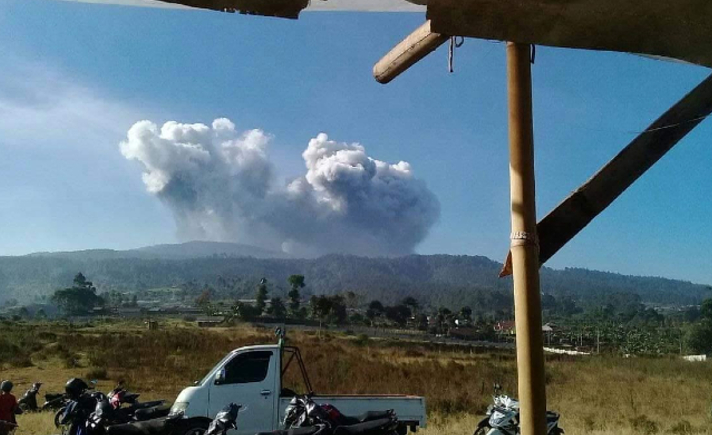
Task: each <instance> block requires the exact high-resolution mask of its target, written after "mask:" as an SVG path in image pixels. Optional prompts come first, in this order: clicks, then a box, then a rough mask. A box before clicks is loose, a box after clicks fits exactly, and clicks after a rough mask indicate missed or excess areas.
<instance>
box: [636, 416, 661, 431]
mask: <svg viewBox="0 0 712 435" xmlns="http://www.w3.org/2000/svg"><path fill="white" fill-rule="evenodd" d="M630 426H631V427H632V428H633V430H634V431H636V432H638V433H642V434H645V435H653V434H656V433H658V432H659V431H660V427H659V426H658V424H657V423H656V422H654V421H653V420H651V419H649V418H648V416H646V415H639V416H637V417H634V418H631V419H630Z"/></svg>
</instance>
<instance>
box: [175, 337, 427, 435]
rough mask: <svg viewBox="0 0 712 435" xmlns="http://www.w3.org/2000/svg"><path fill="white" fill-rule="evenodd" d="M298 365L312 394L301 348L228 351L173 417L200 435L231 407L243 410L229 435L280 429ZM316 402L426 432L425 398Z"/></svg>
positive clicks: (339, 397) (332, 398)
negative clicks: (285, 380)
mask: <svg viewBox="0 0 712 435" xmlns="http://www.w3.org/2000/svg"><path fill="white" fill-rule="evenodd" d="M295 360H296V361H297V363H298V366H299V370H300V371H301V375H302V378H303V380H304V385H305V386H306V388H307V392H309V393H313V391H312V388H311V383H310V381H309V376H308V375H307V371H306V368H305V366H304V362H303V360H302V357H301V353H300V352H299V349H298V348H296V347H292V346H284V345H282V341H281V340H280V344H276V345H261V346H247V347H241V348H239V349H236V350H234V351H232V352H230V353H229V354H228V355H227V356H226V357H225V358H223V360H222V361H220V363H218V365H216V366H215V367H214V368H213V369H212V370H210V372H209V373H208V374H207V376H205V378H203V380H202V381H200V382H197V383H196V385H195V386H193V387H188V388H186V389H184V390H183V391H182V392H181V393H180V394H179V395H178V398H177V399H176V401H175V403H174V404H173V407H172V408H171V414H174V415H177V414H179V413H182V414H183V416H184V417H185V418H187V419H189V420H190V421H192V422H194V423H191V424H190V425H189V426H190V427H191V429H192V430H187V431H186V432H185V433H186V434H193V435H195V434H198V433H200V432H202V431H203V430H204V429H205V428H207V423H208V422H209V421H210V420H209V419H211V418H213V417H215V415H216V414H217V413H218V411H220V410H221V409H222V408H223V407H225V406H226V405H227V404H229V403H231V402H234V403H237V404H240V405H242V406H243V408H242V410H241V411H240V416H239V418H238V422H237V423H238V429H237V431H236V432H233V433H232V434H231V435H254V434H256V433H258V432H268V431H272V430H277V429H283V428H282V421H283V419H284V412H285V409H286V408H287V405H288V404H289V401H290V400H291V399H292V397H293V396H294V392H292V391H290V390H286V389H283V387H282V376H283V375H284V373H285V372H286V371H287V369H288V368H289V367H290V365H291V364H292V362H294V361H295ZM313 399H314V401H315V402H317V403H320V404H321V403H329V404H331V405H333V406H335V407H336V408H338V409H339V410H340V411H341V412H342V413H344V414H346V415H354V416H356V415H360V414H362V413H364V412H367V411H385V410H388V409H393V410H395V412H396V415H397V417H398V420H399V421H401V422H403V423H404V424H405V425H406V426H407V427H409V428H410V429H411V431H415V430H416V429H417V428H418V427H425V417H426V416H425V399H424V398H423V397H418V396H407V395H378V396H362V395H328V396H319V395H314V396H313Z"/></svg>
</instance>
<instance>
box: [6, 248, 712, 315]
mask: <svg viewBox="0 0 712 435" xmlns="http://www.w3.org/2000/svg"><path fill="white" fill-rule="evenodd" d="M272 254H273V253H272V252H271V251H267V250H259V249H258V248H253V247H249V246H246V245H238V244H222V243H218V242H189V243H186V244H175V245H156V246H148V247H144V248H138V249H133V250H126V251H115V250H101V249H99V250H85V251H75V252H61V253H35V254H30V255H26V256H21V257H0V303H1V302H2V301H3V300H7V299H11V298H14V299H18V300H21V301H23V302H31V301H36V300H38V299H41V298H43V297H45V298H46V297H47V296H49V295H51V294H52V292H53V291H54V290H56V289H58V288H62V287H66V286H68V285H70V284H71V282H72V278H73V276H74V275H75V274H76V273H77V272H82V273H84V274H85V275H86V276H87V277H88V278H89V279H90V280H92V281H93V282H94V283H95V285H96V286H97V288H98V290H99V291H100V292H105V291H120V292H126V293H141V292H146V291H148V290H150V289H152V288H165V287H174V288H175V287H181V288H189V289H192V290H193V291H198V289H200V288H204V286H206V285H207V286H210V287H211V288H213V289H215V291H216V292H217V293H218V294H220V296H222V297H227V298H231V297H243V296H250V295H252V294H253V293H254V289H255V286H256V284H257V282H259V280H260V279H261V278H262V277H266V278H267V279H268V280H269V282H270V285H271V288H272V290H271V293H272V294H273V295H278V296H286V292H287V287H288V286H287V283H286V279H287V277H288V276H289V275H292V274H302V275H305V277H306V282H307V285H308V286H307V288H306V289H305V292H306V293H307V294H335V293H340V292H345V291H353V292H354V293H357V294H361V295H363V298H365V299H367V300H371V299H379V300H382V301H384V302H396V301H398V300H400V299H402V298H403V297H405V296H414V297H416V298H418V299H419V300H421V301H422V302H423V303H424V304H429V305H433V306H439V305H446V306H456V305H458V304H460V305H461V304H463V303H467V304H471V305H489V306H495V307H500V309H506V307H507V306H509V305H511V279H499V278H498V273H499V270H500V269H501V267H502V264H501V263H499V262H497V261H494V260H491V259H489V258H487V257H484V256H467V255H448V254H435V255H415V254H414V255H408V256H403V257H379V258H369V257H358V256H353V255H343V254H330V255H326V256H322V257H319V258H284V257H282V258H269V257H266V256H268V255H272ZM274 254H275V255H284V254H281V253H274ZM541 277H542V291H543V293H546V294H551V295H554V296H556V297H557V298H558V297H567V298H572V299H574V300H577V301H581V302H582V303H584V304H599V305H602V304H606V303H608V302H609V300H610V297H611V296H612V295H616V294H633V295H638V296H637V297H638V298H639V299H640V300H641V301H642V302H647V303H656V304H678V305H689V304H697V303H699V302H700V301H701V300H702V299H704V298H705V297H708V296H710V293H711V290H712V287H710V286H705V285H700V284H693V283H691V282H689V281H681V280H673V279H668V278H657V277H640V276H632V275H623V274H619V273H615V272H602V271H593V270H588V269H583V268H566V269H563V270H556V269H551V268H548V267H544V268H542V270H541Z"/></svg>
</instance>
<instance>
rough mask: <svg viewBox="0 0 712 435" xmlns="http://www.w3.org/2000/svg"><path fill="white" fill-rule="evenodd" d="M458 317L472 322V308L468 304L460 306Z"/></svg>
mask: <svg viewBox="0 0 712 435" xmlns="http://www.w3.org/2000/svg"><path fill="white" fill-rule="evenodd" d="M460 319H462V320H465V321H466V322H468V323H470V322H472V308H470V307H468V306H464V307H462V308H461V309H460Z"/></svg>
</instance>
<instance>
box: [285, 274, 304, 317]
mask: <svg viewBox="0 0 712 435" xmlns="http://www.w3.org/2000/svg"><path fill="white" fill-rule="evenodd" d="M287 282H288V283H289V285H290V286H291V288H292V289H291V290H290V291H289V293H288V294H287V296H289V314H291V315H292V317H299V315H300V313H301V310H300V309H299V306H300V304H301V301H302V295H301V294H300V293H299V289H302V288H304V286H305V285H306V284H304V275H291V276H290V277H289V278H287Z"/></svg>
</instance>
